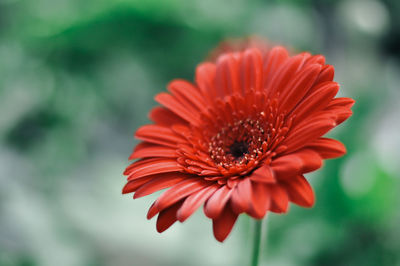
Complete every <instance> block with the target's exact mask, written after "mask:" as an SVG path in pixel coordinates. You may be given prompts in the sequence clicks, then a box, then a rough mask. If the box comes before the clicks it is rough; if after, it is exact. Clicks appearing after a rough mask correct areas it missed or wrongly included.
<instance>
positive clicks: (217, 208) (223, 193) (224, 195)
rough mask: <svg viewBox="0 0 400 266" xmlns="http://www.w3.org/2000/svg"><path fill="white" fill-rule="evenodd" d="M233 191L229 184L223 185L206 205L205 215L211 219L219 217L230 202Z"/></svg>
mask: <svg viewBox="0 0 400 266" xmlns="http://www.w3.org/2000/svg"><path fill="white" fill-rule="evenodd" d="M232 192H233V189H230V188H228V186H223V187H221V188H220V189H218V190H217V191H216V192H215V193H214V194H213V195H212V196H211V197H210V198H209V199H208V200H207V202H206V204H205V205H204V213H205V215H206V216H207V217H208V218H211V219H215V218H217V217H218V216H219V215H220V214H221V212H222V210H223V208H224V207H225V205H226V203H227V202H228V200H229V198H230V196H231V194H232Z"/></svg>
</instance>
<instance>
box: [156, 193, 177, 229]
mask: <svg viewBox="0 0 400 266" xmlns="http://www.w3.org/2000/svg"><path fill="white" fill-rule="evenodd" d="M181 205H182V201H179V202H177V203H175V204H174V205H172V206H171V207H169V208H167V209H164V210H162V211H161V212H160V214H159V215H158V217H157V224H156V228H157V231H158V232H159V233H162V232H164V231H165V230H167V229H168V228H169V227H170V226H171V225H173V224H174V223H175V222H176V221H177V218H176V212H177V211H178V209H179V208H180V207H181Z"/></svg>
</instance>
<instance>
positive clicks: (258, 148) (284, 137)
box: [123, 46, 354, 241]
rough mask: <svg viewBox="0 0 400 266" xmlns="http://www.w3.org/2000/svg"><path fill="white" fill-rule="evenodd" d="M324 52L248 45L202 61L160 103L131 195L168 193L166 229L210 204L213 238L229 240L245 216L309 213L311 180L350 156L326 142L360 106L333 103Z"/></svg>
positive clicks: (161, 215) (157, 210)
mask: <svg viewBox="0 0 400 266" xmlns="http://www.w3.org/2000/svg"><path fill="white" fill-rule="evenodd" d="M333 75H334V69H333V67H332V66H330V65H326V64H325V58H324V57H323V56H321V55H315V56H312V55H311V54H309V53H301V54H298V55H295V56H289V55H288V52H287V50H286V49H285V48H283V47H281V46H277V47H274V48H273V49H270V50H263V49H260V48H250V49H246V50H243V51H240V52H228V53H224V54H222V55H220V56H219V57H218V59H217V60H216V62H215V63H210V62H206V63H202V64H200V65H199V66H198V67H197V69H196V77H195V82H194V83H190V82H188V81H185V80H174V81H172V82H171V83H170V84H169V85H168V90H169V93H160V94H158V95H157V96H156V97H155V99H156V101H157V102H159V103H160V104H161V105H162V106H160V107H155V108H154V109H153V110H152V111H151V112H150V118H151V119H152V121H153V122H154V124H151V125H145V126H143V127H141V128H139V129H138V130H137V132H136V137H137V138H138V139H140V140H142V142H141V143H140V144H139V145H137V146H136V148H135V150H134V152H133V154H132V155H131V156H130V158H129V159H139V160H137V161H135V162H133V163H132V164H131V165H130V166H128V167H127V168H126V170H125V172H124V174H125V175H127V176H128V178H127V179H128V183H127V184H126V185H125V187H124V189H123V193H130V192H135V194H134V198H139V197H143V196H145V195H148V194H151V193H153V192H156V191H158V190H162V189H165V188H169V189H168V190H166V191H165V192H164V193H163V194H162V195H161V196H160V197H159V198H158V199H157V200H156V201H155V202H154V203H153V205H152V206H151V207H150V209H149V212H148V215H147V217H148V219H150V218H152V217H153V216H155V215H157V214H158V218H157V230H158V232H163V231H164V230H166V229H167V228H169V227H170V226H171V225H172V224H173V223H174V222H176V221H177V220H178V221H180V222H183V221H185V220H186V219H187V218H188V217H189V216H190V215H191V214H192V213H193V212H195V211H196V209H198V208H199V207H200V206H201V205H203V204H204V213H205V215H206V216H207V217H209V218H210V219H212V221H213V231H214V235H215V238H216V239H217V240H219V241H223V240H225V238H226V237H227V236H228V234H229V233H230V231H231V230H232V227H233V225H234V223H235V221H236V219H237V217H238V215H239V214H241V213H246V214H248V215H250V216H251V217H254V218H256V219H261V218H263V217H264V216H265V214H266V213H267V211H268V210H269V211H272V212H276V213H284V212H286V211H287V209H288V203H289V201H291V202H293V203H295V204H297V205H300V206H303V207H311V206H312V205H313V204H314V193H313V191H312V188H311V186H310V185H309V183H308V182H307V180H306V179H305V178H304V176H303V175H304V174H305V173H308V172H311V171H314V170H316V169H318V168H320V167H321V165H322V160H323V159H328V158H335V157H339V156H341V155H343V154H345V152H346V150H345V147H344V146H343V144H341V143H340V142H338V141H336V140H334V139H329V138H323V137H322V136H323V135H324V134H325V133H327V132H328V131H329V130H331V129H332V128H334V127H335V126H337V125H338V124H340V123H342V122H343V121H344V120H346V119H347V118H348V117H349V116H350V115H351V114H352V112H351V110H350V107H351V106H352V105H353V103H354V101H353V100H352V99H350V98H334V97H335V95H336V93H337V92H338V90H339V85H338V84H337V83H336V82H334V81H332V80H333Z"/></svg>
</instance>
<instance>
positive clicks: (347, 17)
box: [0, 0, 400, 266]
mask: <svg viewBox="0 0 400 266" xmlns="http://www.w3.org/2000/svg"><path fill="white" fill-rule="evenodd" d="M399 14H400V1H398V0H382V1H378V0H348V1H345V0H342V1H334V0H330V1H329V0H324V1H321V0H318V1H317V0H305V1H295V0H292V1H289V0H275V1H248V0H230V1H228V0H226V1H218V0H194V1H187V0H168V1H159V0H115V1H110V0H86V1H81V0H0V265H1V266H3V265H21V266H22V265H24V266H28V265H40V266H41V265H45V266H47V265H48V266H54V265H66V266H70V265H78V266H80V265H85V266H86V265H93V266H95V265H100V266H101V265H139V266H142V265H171V266H172V265H178V266H179V265H185V266H192V265H196V266H202V265H246V264H247V263H248V261H249V249H250V246H251V245H250V243H251V239H250V235H251V229H252V223H251V220H250V219H249V218H247V217H246V216H241V217H240V219H239V221H238V223H237V225H236V226H235V228H234V230H233V232H232V233H231V235H230V237H229V238H228V239H227V240H226V241H225V243H223V244H220V243H218V242H217V241H216V240H215V239H214V237H213V235H212V229H211V221H210V220H209V219H206V218H205V217H204V215H203V213H202V212H201V211H199V212H197V213H196V214H195V215H194V216H193V217H192V218H191V219H189V220H188V221H187V222H185V223H184V224H175V225H174V226H173V227H172V228H170V229H169V230H168V231H166V232H165V233H163V234H161V235H160V234H158V233H157V232H156V229H155V220H151V221H148V220H146V218H145V216H146V213H147V208H148V207H149V206H150V204H151V202H152V201H153V200H154V199H155V198H156V196H157V195H152V196H150V197H146V198H143V199H140V200H135V201H133V200H132V199H131V195H125V196H122V195H121V189H122V186H123V185H124V183H125V177H123V176H122V171H123V170H124V168H125V167H126V166H127V165H128V160H127V158H128V156H129V154H130V152H131V150H132V148H133V146H134V144H136V143H137V142H136V141H135V140H134V139H133V133H134V131H135V130H136V129H137V128H138V127H139V126H140V125H143V124H145V123H147V122H148V119H147V112H148V111H149V110H150V108H151V107H152V106H155V102H154V101H153V96H154V95H155V94H156V93H158V92H161V91H164V90H165V85H166V84H167V82H168V81H169V80H171V79H173V78H178V77H179V78H186V79H189V80H192V79H193V74H194V69H195V66H196V64H198V63H199V62H201V61H202V60H203V59H204V58H205V57H206V56H207V54H208V51H209V50H210V49H212V48H213V47H214V46H216V45H217V44H218V42H219V41H221V40H223V39H224V38H227V37H240V36H247V35H251V34H257V35H260V36H262V37H266V38H268V39H269V40H271V41H272V42H275V43H280V44H284V45H287V46H289V47H292V48H293V49H295V50H296V51H302V50H308V51H311V52H313V53H322V54H324V55H326V57H327V62H328V63H329V64H333V65H334V66H335V69H336V78H335V79H336V81H338V82H339V83H340V84H341V92H340V95H341V96H348V97H352V98H354V99H356V101H357V103H356V105H355V107H354V115H353V116H352V117H351V118H350V119H349V120H348V121H347V122H346V123H344V124H343V125H341V126H339V127H338V128H337V129H336V130H334V132H333V133H332V134H331V135H332V136H334V137H336V138H338V139H340V140H341V141H343V142H344V143H345V144H346V146H347V148H348V155H347V156H345V157H343V158H340V159H336V160H329V161H326V163H325V165H324V168H323V169H322V170H321V171H318V172H317V173H313V174H309V175H308V176H307V177H308V178H309V180H310V181H311V183H312V184H313V187H314V189H315V192H316V197H317V203H316V205H315V207H314V208H312V209H302V208H298V207H296V206H294V205H292V206H291V210H290V212H289V213H288V214H287V215H276V214H270V215H269V216H268V219H267V226H268V231H267V233H266V234H267V239H268V240H267V242H266V243H265V245H264V247H263V251H262V263H261V264H262V265H282V266H283V265H285V266H286V265H289V266H290V265H360V266H361V265H362V266H365V265H367V266H368V265H389V266H392V265H400V226H399V225H400V208H399V206H400V197H399V191H400V176H399V171H400V163H399V159H400V86H399V84H400V61H399V60H400V16H399Z"/></svg>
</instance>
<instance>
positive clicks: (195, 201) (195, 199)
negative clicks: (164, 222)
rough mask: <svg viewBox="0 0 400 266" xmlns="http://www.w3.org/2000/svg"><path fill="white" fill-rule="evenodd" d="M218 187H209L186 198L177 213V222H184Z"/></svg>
mask: <svg viewBox="0 0 400 266" xmlns="http://www.w3.org/2000/svg"><path fill="white" fill-rule="evenodd" d="M218 188H219V186H218V185H213V186H209V187H207V188H204V189H202V190H199V191H197V192H195V193H193V194H192V195H190V196H189V197H187V198H186V199H185V201H184V203H183V205H182V207H181V208H180V209H179V211H178V213H177V217H178V220H179V221H180V222H184V221H185V220H186V219H187V218H189V216H190V215H192V214H193V213H194V212H195V211H196V210H197V208H199V207H200V206H201V204H203V203H204V202H205V201H206V200H207V199H208V198H209V197H210V196H211V195H212V194H213V193H214V192H215V191H216V190H217V189H218Z"/></svg>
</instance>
